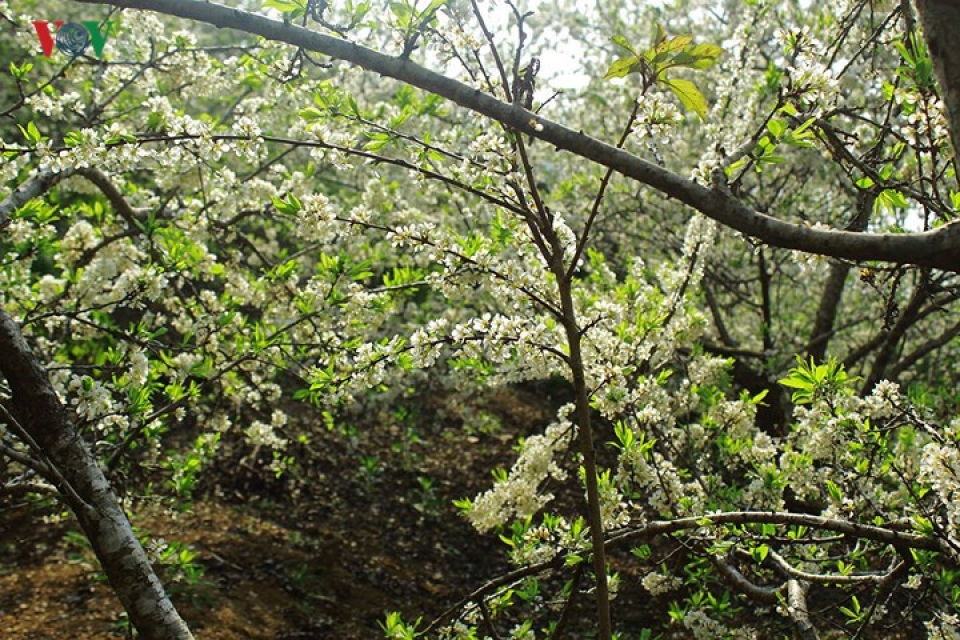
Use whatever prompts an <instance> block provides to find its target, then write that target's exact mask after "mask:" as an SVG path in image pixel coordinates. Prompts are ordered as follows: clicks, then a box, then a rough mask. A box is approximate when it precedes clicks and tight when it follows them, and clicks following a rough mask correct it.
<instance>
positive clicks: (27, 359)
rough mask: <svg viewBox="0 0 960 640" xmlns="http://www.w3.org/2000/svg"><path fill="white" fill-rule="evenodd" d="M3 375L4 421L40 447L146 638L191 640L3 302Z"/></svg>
mask: <svg viewBox="0 0 960 640" xmlns="http://www.w3.org/2000/svg"><path fill="white" fill-rule="evenodd" d="M0 374H2V375H3V377H4V378H5V379H6V381H7V384H8V385H9V386H10V390H11V401H10V402H9V404H8V411H9V414H10V415H9V416H8V417H6V418H4V419H3V420H4V421H9V420H14V421H15V422H16V424H17V425H18V426H19V429H22V432H23V437H24V438H25V439H26V441H27V443H28V444H29V445H31V447H35V448H36V451H35V454H36V455H37V456H38V457H39V458H40V459H41V460H42V462H43V463H44V465H46V467H47V468H48V469H52V470H53V473H52V476H53V480H54V481H55V482H56V484H58V487H57V488H58V490H59V491H60V494H61V496H62V497H63V499H64V501H65V502H66V503H67V505H68V506H69V507H70V509H71V510H72V511H73V512H74V514H75V515H76V517H77V520H78V521H79V522H80V526H81V527H82V528H83V531H84V533H85V534H86V535H87V538H88V539H89V540H90V544H91V546H92V547H93V550H94V552H95V553H96V555H97V559H98V560H99V561H100V564H101V565H102V567H103V571H104V573H105V574H106V576H107V579H108V580H109V581H110V585H111V586H112V587H113V589H114V591H115V592H116V593H117V595H118V596H119V598H120V600H121V602H122V603H123V606H124V608H125V609H126V611H127V615H128V616H129V618H130V622H131V623H132V624H133V625H134V626H135V627H136V629H137V631H139V633H140V636H141V637H143V638H145V639H146V640H192V638H193V636H192V635H191V633H190V630H189V629H188V628H187V625H186V624H185V623H184V622H183V620H182V619H181V618H180V616H179V614H178V613H177V611H176V609H175V608H174V606H173V604H172V603H171V602H170V599H169V598H168V597H167V595H166V593H165V592H164V589H163V585H161V584H160V580H159V579H158V578H157V575H156V574H155V573H154V571H153V567H152V566H151V565H150V560H149V558H148V557H147V554H146V552H145V551H144V549H143V547H142V546H141V545H140V542H139V541H138V540H137V537H136V535H134V533H133V529H132V527H131V526H130V522H129V520H127V516H126V514H125V513H124V511H123V509H122V508H121V507H120V503H119V501H118V500H117V496H116V495H115V494H114V492H113V489H112V488H111V487H110V483H109V481H108V480H107V478H106V477H105V476H104V475H103V472H102V471H101V470H100V465H99V464H98V463H97V460H96V458H94V456H93V454H92V453H91V451H90V449H89V447H88V446H87V444H86V443H85V442H84V440H83V438H81V436H80V434H79V433H77V430H76V428H75V425H74V424H73V421H72V420H71V418H70V415H69V413H68V412H67V410H66V408H65V407H64V406H63V404H62V403H61V402H60V400H59V398H58V397H57V394H56V392H55V391H54V389H53V387H52V386H51V384H50V380H49V378H48V377H47V373H46V371H45V370H44V368H43V367H42V366H41V365H40V362H39V361H38V359H37V357H36V356H35V355H34V354H33V352H32V351H31V350H30V347H29V346H28V345H27V343H26V341H25V340H24V338H23V334H22V333H21V331H20V328H19V327H18V326H17V323H16V322H15V321H14V320H13V318H11V317H10V316H9V315H8V314H7V313H6V312H5V311H4V310H3V308H2V307H0ZM11 426H12V425H11ZM11 431H13V432H15V431H16V430H14V429H11Z"/></svg>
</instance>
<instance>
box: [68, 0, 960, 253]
mask: <svg viewBox="0 0 960 640" xmlns="http://www.w3.org/2000/svg"><path fill="white" fill-rule="evenodd" d="M926 1H927V2H933V0H926ZM79 2H83V3H86V4H111V5H114V6H118V7H124V8H129V9H146V10H150V11H156V12H159V13H164V14H167V15H172V16H179V17H181V18H187V19H190V20H196V21H199V22H205V23H208V24H211V25H213V26H216V27H220V28H230V29H236V30H239V31H242V32H245V33H249V34H254V35H259V36H262V37H264V38H267V39H268V40H274V41H277V42H285V43H288V44H292V45H294V46H297V47H300V48H302V49H304V50H307V51H314V52H318V53H321V54H325V55H328V56H330V57H332V58H334V59H337V60H343V61H345V62H349V63H351V64H354V65H357V66H359V67H361V68H363V69H366V70H368V71H373V72H376V73H379V74H380V75H383V76H387V77H390V78H394V79H397V80H399V81H401V82H403V83H406V84H409V85H411V86H414V87H418V88H420V89H423V90H425V91H428V92H430V93H434V94H436V95H439V96H442V97H444V98H447V99H448V100H451V101H453V102H455V103H457V104H459V105H461V106H463V107H465V108H467V109H470V110H471V111H474V112H475V113H478V114H481V115H485V116H487V117H489V118H492V119H494V120H496V121H498V122H500V123H502V124H504V125H506V126H507V127H509V128H511V129H513V130H516V131H518V132H522V133H524V134H527V135H529V136H531V137H534V138H538V139H540V140H544V141H546V142H548V143H550V144H551V145H553V146H555V147H556V148H557V149H562V150H565V151H570V152H572V153H574V154H576V155H578V156H580V157H582V158H585V159H587V160H591V161H593V162H595V163H597V164H599V165H601V166H604V167H607V168H610V169H613V170H614V171H617V172H618V173H620V174H622V175H624V176H627V177H629V178H633V179H634V180H637V181H639V182H641V183H643V184H646V185H648V186H650V187H652V188H654V189H656V190H658V191H660V192H661V193H663V194H665V195H667V196H670V197H672V198H675V199H677V200H679V201H680V202H682V203H684V204H686V205H688V206H690V207H692V208H693V209H696V210H697V211H700V212H701V213H703V214H704V215H706V216H707V217H709V218H712V219H713V220H716V221H717V222H719V223H721V224H723V225H725V226H727V227H730V228H731V229H735V230H736V231H739V232H741V233H743V234H745V235H748V236H751V237H754V238H758V239H759V240H761V241H763V242H765V243H767V244H769V245H772V246H775V247H781V248H784V249H794V250H797V251H804V252H807V253H814V254H819V255H824V256H832V257H835V258H842V259H846V260H857V261H859V260H878V261H884V262H892V263H896V264H916V265H920V266H927V267H933V268H937V269H944V270H947V271H953V272H960V223H955V224H948V225H945V226H942V227H940V228H938V229H935V230H933V231H924V232H918V233H910V234H903V233H858V232H851V231H835V230H823V229H816V228H812V227H806V226H803V225H799V224H793V223H789V222H784V221H782V220H778V219H777V218H774V217H772V216H768V215H765V214H762V213H760V212H758V211H755V210H753V209H751V208H750V207H748V206H747V205H746V204H744V203H743V202H741V201H740V200H739V199H738V198H736V197H735V196H734V195H733V194H732V193H731V192H730V191H729V190H728V189H727V188H726V184H725V180H724V178H723V177H722V176H719V175H718V176H717V177H716V180H715V184H714V185H712V186H706V185H703V184H699V183H697V182H694V181H693V180H689V179H687V178H684V177H682V176H680V175H678V174H676V173H673V172H671V171H668V170H667V169H665V168H663V167H660V166H659V165H657V164H654V163H652V162H648V161H646V160H643V159H642V158H639V157H637V156H635V155H633V154H631V153H628V152H626V151H624V150H622V149H618V148H617V147H615V146H614V145H611V144H607V143H605V142H601V141H600V140H597V139H596V138H592V137H590V136H588V135H586V134H584V133H582V132H578V131H574V130H572V129H570V128H568V127H565V126H563V125H560V124H557V123H555V122H552V121H550V120H547V119H546V118H543V117H541V116H539V115H537V114H535V113H532V112H530V111H528V110H526V109H524V108H523V107H521V106H518V105H514V104H510V103H506V102H501V101H500V100H498V99H496V98H495V97H493V96H491V95H488V94H485V93H483V92H481V91H480V90H479V89H475V88H473V87H470V86H467V85H465V84H463V83H461V82H457V81H456V80H453V79H452V78H448V77H446V76H444V75H442V74H439V73H435V72H433V71H430V70H429V69H426V68H424V67H421V66H420V65H418V64H416V63H414V62H412V61H410V60H408V59H406V58H403V57H401V56H397V57H392V56H388V55H384V54H382V53H380V52H378V51H374V50H373V49H368V48H367V47H363V46H361V45H358V44H355V43H352V42H349V41H347V40H343V39H341V38H338V37H334V36H329V35H325V34H322V33H318V32H316V31H311V30H309V29H305V28H303V27H298V26H296V25H293V24H289V23H284V22H279V21H277V20H271V19H269V18H266V17H264V16H261V15H258V14H254V13H249V12H247V11H242V10H240V9H232V8H229V7H225V6H222V5H218V4H215V3H213V2H206V1H203V0H79ZM957 68H960V67H957Z"/></svg>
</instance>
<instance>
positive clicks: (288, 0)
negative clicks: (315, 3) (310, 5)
mask: <svg viewBox="0 0 960 640" xmlns="http://www.w3.org/2000/svg"><path fill="white" fill-rule="evenodd" d="M263 8H264V9H276V10H277V11H280V12H281V13H283V14H285V15H289V16H290V17H299V16H301V15H303V12H305V11H306V10H307V0H264V1H263Z"/></svg>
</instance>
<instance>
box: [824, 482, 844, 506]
mask: <svg viewBox="0 0 960 640" xmlns="http://www.w3.org/2000/svg"><path fill="white" fill-rule="evenodd" d="M827 493H829V494H830V497H831V498H832V499H833V501H834V502H843V491H841V490H840V487H839V486H837V483H836V482H834V481H833V480H830V479H829V478H828V479H827Z"/></svg>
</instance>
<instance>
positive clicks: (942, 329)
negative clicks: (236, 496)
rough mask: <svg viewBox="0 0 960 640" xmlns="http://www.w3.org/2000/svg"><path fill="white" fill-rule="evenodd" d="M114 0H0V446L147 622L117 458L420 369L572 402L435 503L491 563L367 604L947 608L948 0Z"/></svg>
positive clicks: (499, 614) (27, 487) (470, 625)
mask: <svg viewBox="0 0 960 640" xmlns="http://www.w3.org/2000/svg"><path fill="white" fill-rule="evenodd" d="M84 1H86V0H84ZM24 4H25V5H26V3H24ZM112 4H113V5H114V7H118V9H111V10H109V11H108V10H106V9H105V10H104V11H105V12H106V13H104V14H103V20H102V22H101V23H100V28H101V30H100V31H99V32H98V33H99V34H100V35H101V37H102V38H103V41H102V44H103V49H102V51H99V52H95V51H91V50H88V49H87V48H86V45H87V44H89V43H87V42H85V41H84V39H83V34H82V33H80V35H79V36H78V35H77V34H76V33H74V36H75V37H76V38H78V40H75V41H73V42H72V43H71V42H70V41H68V39H67V38H66V37H65V36H64V37H63V38H61V37H60V33H61V32H58V33H57V34H56V35H57V46H58V47H60V48H61V49H63V50H65V51H67V54H64V53H63V52H62V51H58V52H56V53H55V54H54V55H51V56H50V57H49V58H47V57H44V56H42V55H40V54H39V53H38V52H37V46H38V45H37V43H36V34H37V33H38V32H37V28H35V27H34V21H35V20H44V19H48V15H46V14H44V13H43V11H44V10H46V11H51V10H52V9H51V7H46V6H42V5H41V6H39V7H38V6H37V5H35V4H34V3H30V4H29V6H18V3H15V2H8V3H5V4H3V3H0V14H2V18H3V19H4V20H6V22H7V23H8V24H9V25H10V26H11V28H10V29H9V30H6V31H5V32H4V35H3V40H2V41H0V47H3V50H4V52H5V53H7V56H6V57H9V58H10V59H11V60H12V63H11V65H10V69H9V76H8V80H7V82H5V85H4V86H3V91H2V94H0V95H2V96H3V99H4V100H5V101H6V102H5V104H3V105H0V113H2V114H3V115H4V116H5V119H4V122H3V125H2V126H0V135H2V138H3V141H2V146H3V148H2V151H3V153H4V158H5V161H4V164H3V165H0V180H2V182H3V184H4V185H5V189H6V192H5V194H4V199H3V200H2V202H0V225H2V229H3V232H2V233H3V235H2V237H0V247H2V249H0V250H2V252H3V253H2V254H0V282H2V285H3V286H2V289H0V296H2V298H0V300H2V302H3V304H2V306H0V354H2V355H0V372H2V374H3V377H4V379H5V380H6V386H5V387H0V423H2V424H3V425H4V427H3V431H0V461H2V462H3V465H2V468H3V469H4V475H3V481H4V483H5V489H6V490H7V491H30V492H36V493H41V492H45V491H55V492H56V494H57V495H58V496H60V499H61V500H63V502H64V504H65V505H67V506H68V507H69V508H70V509H71V511H72V512H73V514H74V515H75V517H76V518H77V519H78V521H79V522H80V524H81V526H82V528H83V530H84V532H85V533H86V534H87V536H88V537H89V538H90V540H91V543H92V546H93V548H94V550H95V551H96V553H97V556H98V558H99V559H100V561H101V563H102V565H103V568H104V572H105V573H106V575H107V576H108V578H109V579H110V582H111V584H112V585H113V587H114V589H115V590H116V591H117V594H118V596H119V597H120V598H121V600H122V602H123V603H124V606H125V608H126V609H127V611H128V613H129V615H130V620H131V622H132V623H133V624H134V625H135V626H136V627H137V629H138V630H139V631H140V633H141V634H142V635H143V637H147V638H189V637H190V632H189V631H188V630H187V629H186V626H185V625H184V624H183V622H182V621H181V620H180V618H179V617H178V615H177V614H176V612H175V610H174V609H173V607H172V606H171V605H170V602H169V600H167V598H166V596H165V595H164V592H163V589H162V587H161V585H160V582H159V580H158V579H157V576H156V575H155V573H154V571H153V569H152V568H151V561H150V560H151V559H150V558H149V556H148V554H146V553H145V552H144V550H143V548H142V547H141V545H140V543H139V542H138V540H137V538H136V536H134V535H133V532H132V530H131V528H130V526H129V523H128V522H127V520H126V516H125V515H124V511H123V509H124V508H125V509H135V508H136V507H137V505H136V503H134V502H133V501H131V500H128V499H123V498H122V497H121V498H118V497H117V495H116V494H115V493H114V492H113V491H112V489H111V481H115V479H117V478H125V482H127V483H131V482H133V483H136V482H140V483H142V484H144V485H146V482H147V480H148V477H146V476H145V475H144V472H143V471H142V470H143V469H154V470H155V471H154V473H155V474H156V475H159V476H161V477H163V478H164V479H165V480H166V485H165V494H166V498H167V499H171V500H180V501H189V499H190V496H191V494H192V492H193V490H194V487H195V485H196V483H197V482H198V479H199V477H200V474H201V473H202V471H203V468H204V465H205V464H207V463H208V462H210V461H211V460H213V459H215V458H216V457H217V456H218V455H220V453H219V452H220V450H221V449H222V448H223V447H224V446H225V445H229V446H234V447H235V446H244V447H247V448H248V449H249V452H250V454H249V455H250V456H251V459H255V460H257V461H258V462H259V463H261V464H262V465H263V466H264V467H265V468H268V469H270V470H271V471H272V472H274V473H278V474H284V473H285V474H291V475H296V474H297V473H298V468H302V465H305V464H309V463H310V460H309V459H308V457H306V458H305V457H304V456H303V455H301V453H300V452H299V450H298V449H297V447H296V443H298V442H302V441H306V440H308V439H309V438H320V437H325V434H324V431H323V430H322V428H321V429H317V428H316V427H313V426H310V425H303V424H297V423H294V422H291V421H290V419H289V416H288V415H287V414H286V413H285V412H284V410H283V409H282V408H281V407H282V406H283V405H282V403H281V402H280V400H281V398H282V397H283V396H284V395H293V396H295V397H296V398H298V399H300V400H303V401H309V402H312V403H313V404H315V405H317V406H318V407H319V408H320V409H321V410H322V411H323V412H324V416H325V417H326V418H327V420H326V422H330V421H336V420H337V419H338V418H339V417H342V416H345V415H349V414H350V412H362V411H365V410H369V409H370V408H371V407H376V406H383V405H385V404H387V405H388V404H389V403H391V402H393V401H395V400H396V398H397V397H398V396H400V395H401V394H403V393H405V389H407V388H409V386H410V382H411V381H414V380H415V381H418V382H420V383H421V386H422V388H431V386H432V388H443V389H446V390H453V391H456V392H457V393H464V394H465V393H472V392H476V391H482V390H484V389H492V388H496V387H499V386H504V385H512V384H517V383H521V382H530V381H539V382H546V383H548V384H551V385H555V386H557V387H559V388H560V389H561V390H562V393H563V394H565V396H566V397H567V398H568V400H569V403H568V404H566V405H564V406H563V407H561V408H560V410H559V411H558V413H557V416H556V419H555V421H554V422H553V423H552V424H551V425H549V426H548V427H547V428H546V429H545V430H544V431H543V432H542V433H536V434H532V435H529V436H528V437H527V438H525V439H524V440H523V441H522V443H520V445H519V447H518V454H517V459H516V462H515V463H514V465H513V466H512V468H511V469H510V470H509V471H508V470H498V471H497V472H496V473H495V483H494V485H493V486H492V487H491V488H490V490H489V491H487V492H484V493H482V494H481V495H479V496H475V497H465V498H464V499H463V500H461V501H459V502H458V507H459V509H460V510H461V511H462V513H463V515H464V516H465V517H467V518H468V519H469V520H470V521H471V522H472V523H473V524H474V525H475V526H476V528H477V529H478V530H480V531H484V532H486V531H493V532H496V533H498V534H499V535H500V536H501V538H503V539H504V540H505V541H507V543H508V547H509V554H510V557H511V559H512V560H513V561H514V562H515V563H516V564H517V569H516V570H515V571H513V572H510V573H509V574H506V575H503V576H497V577H491V580H490V581H489V582H488V583H487V584H485V585H482V586H480V587H479V588H477V589H476V590H474V591H473V592H471V593H469V594H465V597H464V599H463V600H462V601H461V602H458V603H456V604H455V605H454V606H452V607H451V608H450V609H449V610H448V611H447V612H446V613H445V614H444V615H442V616H441V617H439V618H438V619H436V620H434V621H431V622H428V623H426V625H424V626H421V627H418V628H415V626H414V625H410V624H408V623H405V622H404V621H403V620H402V619H401V618H400V617H399V616H397V615H391V616H389V617H388V618H387V620H385V622H384V628H385V630H386V633H387V635H388V636H390V637H397V638H401V637H413V636H414V635H415V634H416V633H422V634H424V635H425V636H427V637H448V638H474V637H493V638H497V637H507V636H508V635H509V637H515V638H526V637H550V638H559V637H564V636H570V637H584V636H586V637H592V636H593V635H595V636H596V637H598V638H602V639H607V638H611V637H613V636H614V635H615V634H616V633H620V634H622V635H623V637H633V636H639V637H656V634H658V633H660V632H664V631H665V630H666V629H667V628H668V627H670V626H671V625H672V627H673V629H674V632H675V630H676V629H680V628H682V629H685V630H686V631H684V633H689V634H692V636H693V637H696V638H718V637H744V638H747V637H777V636H778V634H779V635H783V634H785V633H786V634H789V633H791V632H792V633H793V634H795V636H797V637H802V638H816V637H821V634H826V633H831V634H834V635H840V636H842V637H846V636H850V637H865V636H866V635H868V634H873V635H875V636H877V637H886V636H889V634H890V629H893V628H897V627H901V628H906V629H908V633H911V634H914V635H916V634H920V633H923V632H924V631H926V633H928V635H929V637H935V638H941V637H942V638H950V637H957V634H958V633H960V627H958V624H957V620H958V618H957V616H958V615H960V590H958V589H957V588H956V587H955V583H956V579H957V576H958V568H957V554H958V549H960V547H958V544H960V543H958V531H957V527H958V526H960V509H958V506H957V505H958V502H957V495H958V491H960V448H958V447H960V421H958V420H957V418H956V415H957V410H958V404H960V398H958V397H957V395H956V391H955V388H956V382H957V374H958V371H957V368H956V364H955V362H956V361H957V358H956V356H957V344H956V338H957V335H958V334H960V322H958V321H957V320H956V317H955V316H954V315H953V313H952V312H953V311H955V310H956V307H957V304H958V302H957V299H958V297H960V289H958V287H957V284H958V282H957V275H956V274H957V271H958V270H960V227H958V226H957V225H956V224H953V223H952V221H953V217H954V216H955V215H956V214H957V211H958V210H960V188H958V182H957V175H956V173H957V172H956V169H957V166H956V160H955V149H956V148H957V146H958V145H957V140H958V137H960V133H958V132H960V78H958V76H957V75H956V74H957V71H956V70H957V69H960V60H957V59H956V56H958V55H960V54H958V52H960V47H958V46H957V45H956V43H955V42H951V41H950V39H951V37H954V38H955V36H953V35H952V34H956V33H960V9H958V8H957V7H956V6H955V4H954V3H952V2H946V1H943V0H941V1H935V0H920V1H919V2H917V3H916V4H915V5H912V4H911V3H909V2H906V1H904V2H869V1H867V0H859V1H852V2H836V3H828V4H827V5H826V6H824V7H815V8H811V7H810V6H807V4H806V3H800V2H785V3H765V2H762V1H761V2H746V3H738V2H733V1H730V2H723V3H717V2H713V1H704V2H697V1H694V0H689V1H687V0H677V1H676V2H673V3H665V4H659V5H656V6H648V5H645V4H641V3H634V4H626V5H625V4H623V3H621V2H615V1H612V0H598V1H597V2H595V3H593V4H592V5H591V6H590V7H585V6H583V5H582V3H574V2H568V1H567V0H544V1H543V2H540V3H538V4H535V5H530V6H523V5H520V4H516V3H510V2H505V3H499V2H498V3H481V2H478V1H476V0H447V1H443V0H434V1H433V2H427V1H426V0H422V1H421V2H416V1H411V0H400V1H397V2H392V3H369V2H352V1H347V2H340V3H329V2H325V1H315V0H267V1H266V2H264V3H262V5H261V4H260V3H256V2H252V3H246V4H245V6H243V7H240V8H231V7H225V6H222V5H218V4H214V3H210V2H199V1H196V0H156V1H150V2H147V1H146V0H143V1H141V0H120V1H115V2H113V3H112ZM246 5H249V6H246ZM89 8H90V7H84V6H82V5H81V4H79V3H77V4H72V5H68V6H67V7H66V8H65V9H61V8H58V9H57V11H58V12H59V11H66V12H68V13H69V14H70V15H67V16H61V15H60V14H57V15H56V16H53V17H55V18H56V19H58V20H60V19H63V20H66V19H68V18H74V19H75V20H76V21H77V22H80V21H84V20H89V17H88V16H86V15H85V14H83V12H82V11H83V10H84V9H89ZM139 9H148V10H151V11H153V12H157V13H159V14H162V15H164V16H165V17H163V18H162V19H161V18H160V17H158V16H157V15H156V14H155V13H146V12H141V11H138V10H139ZM28 14H30V15H28ZM175 19H179V20H184V19H185V20H187V21H188V22H181V21H177V20H175ZM201 25H208V26H215V27H220V28H228V29H229V31H213V30H208V29H204V28H203V27H202V26H201ZM63 33H64V34H66V33H67V32H66V31H63ZM51 53H53V52H52V51H51ZM94 54H96V55H94ZM574 80H575V81H574ZM565 85H566V86H565ZM561 122H562V123H565V124H560V123H561ZM951 140H952V141H953V143H952V146H951ZM451 404H452V405H455V404H456V403H455V401H453V402H452V403H451ZM466 418H467V419H469V417H468V416H467V417H466ZM186 433H189V434H190V435H191V439H190V442H191V446H189V447H186V448H183V447H182V446H181V447H180V448H175V447H174V445H173V443H174V442H182V441H183V440H184V439H183V437H182V436H183V434H186ZM177 436H179V437H177ZM236 442H240V443H242V444H239V445H238V444H234V443H236ZM607 445H612V446H607ZM572 497H576V499H572ZM577 505H578V506H577ZM637 585H641V586H642V588H643V590H644V592H645V594H646V595H645V596H644V598H646V599H647V602H646V604H643V607H644V610H645V611H646V610H649V612H650V619H649V621H648V622H645V627H644V628H635V627H628V626H625V625H624V624H622V623H618V618H619V617H618V615H617V611H616V608H615V607H612V606H611V603H616V604H617V605H618V606H619V607H622V610H626V609H627V608H629V607H636V606H639V605H638V603H636V602H623V601H622V600H620V599H615V597H616V596H617V593H618V591H624V592H625V593H626V594H628V595H629V594H634V595H635V594H636V593H637V591H636V590H635V589H631V587H634V586H637ZM625 597H627V596H626V595H624V596H621V598H625ZM585 601H590V602H591V605H590V606H591V607H592V610H593V611H594V612H595V614H594V615H593V616H591V617H589V618H584V617H583V616H582V615H579V614H578V613H577V612H579V611H582V603H583V602H585ZM770 612H777V613H778V614H779V615H772V616H771V615H769V613H770ZM791 630H792V631H791Z"/></svg>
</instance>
